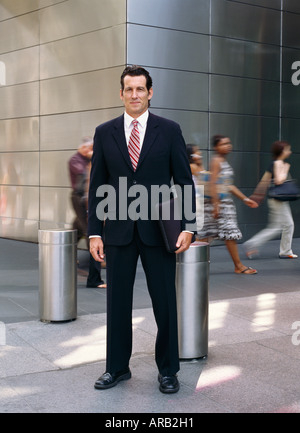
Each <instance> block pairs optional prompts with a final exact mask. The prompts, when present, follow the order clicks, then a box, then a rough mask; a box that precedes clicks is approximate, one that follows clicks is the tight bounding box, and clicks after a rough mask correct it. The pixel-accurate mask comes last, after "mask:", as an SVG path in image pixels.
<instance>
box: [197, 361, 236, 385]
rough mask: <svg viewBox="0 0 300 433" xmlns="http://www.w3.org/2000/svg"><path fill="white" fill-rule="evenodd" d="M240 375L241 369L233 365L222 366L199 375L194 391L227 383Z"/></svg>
mask: <svg viewBox="0 0 300 433" xmlns="http://www.w3.org/2000/svg"><path fill="white" fill-rule="evenodd" d="M240 374H241V369H240V368H239V367H237V366H235V365H222V366H220V367H215V368H211V369H208V370H205V371H203V372H202V373H201V375H200V377H199V379H198V382H197V385H196V391H200V390H203V389H204V388H209V387H212V386H216V385H219V384H221V383H224V382H228V381H229V380H233V379H235V378H236V377H238V376H240Z"/></svg>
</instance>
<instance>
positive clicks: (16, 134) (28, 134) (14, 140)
mask: <svg viewBox="0 0 300 433" xmlns="http://www.w3.org/2000/svg"><path fill="white" fill-rule="evenodd" d="M38 149H39V118H38V117H25V118H20V119H7V120H0V152H11V151H24V152H25V151H28V150H38Z"/></svg>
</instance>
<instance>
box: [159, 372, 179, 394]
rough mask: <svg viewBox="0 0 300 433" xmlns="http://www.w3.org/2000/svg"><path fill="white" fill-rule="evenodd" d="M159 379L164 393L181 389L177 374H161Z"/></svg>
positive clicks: (160, 388) (160, 387)
mask: <svg viewBox="0 0 300 433" xmlns="http://www.w3.org/2000/svg"><path fill="white" fill-rule="evenodd" d="M158 381H159V383H160V385H159V390H160V391H161V392H163V393H164V394H172V393H175V392H178V391H179V387H180V385H179V382H178V379H177V375H176V374H174V375H173V376H162V375H161V374H159V375H158Z"/></svg>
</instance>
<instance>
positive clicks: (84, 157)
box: [68, 137, 106, 288]
mask: <svg viewBox="0 0 300 433" xmlns="http://www.w3.org/2000/svg"><path fill="white" fill-rule="evenodd" d="M92 154H93V140H92V139H91V138H90V137H84V138H83V139H82V143H81V145H80V146H79V148H78V150H77V152H76V154H75V155H73V156H72V157H71V158H70V160H69V163H68V167H69V174H70V179H71V185H72V193H71V201H72V205H73V209H74V211H75V214H76V217H75V219H74V221H73V226H72V227H73V230H77V235H78V236H77V241H78V242H79V241H80V239H81V238H85V239H86V242H87V247H88V250H89V239H88V237H87V194H88V184H89V172H90V163H91V157H92ZM86 287H91V288H105V287H106V284H105V283H104V281H103V280H102V278H101V264H100V263H99V262H97V261H96V260H95V259H94V258H93V256H92V255H91V253H90V252H89V272H88V277H87V283H86Z"/></svg>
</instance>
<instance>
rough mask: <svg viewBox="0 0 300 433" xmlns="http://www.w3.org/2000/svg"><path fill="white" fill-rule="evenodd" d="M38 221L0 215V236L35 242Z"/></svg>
mask: <svg viewBox="0 0 300 433" xmlns="http://www.w3.org/2000/svg"><path fill="white" fill-rule="evenodd" d="M38 229H39V222H38V221H32V220H26V219H15V218H6V217H2V218H1V217H0V237H2V238H7V239H16V240H18V241H26V242H37V239H38Z"/></svg>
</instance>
